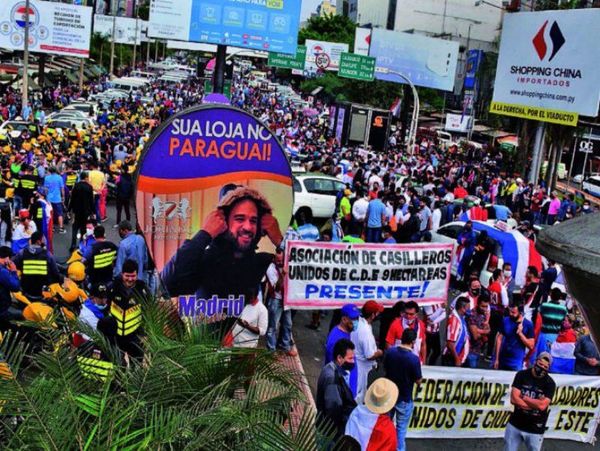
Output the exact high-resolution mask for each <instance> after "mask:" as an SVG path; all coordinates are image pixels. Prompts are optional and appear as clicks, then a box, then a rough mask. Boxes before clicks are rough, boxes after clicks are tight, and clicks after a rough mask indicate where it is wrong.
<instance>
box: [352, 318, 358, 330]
mask: <svg viewBox="0 0 600 451" xmlns="http://www.w3.org/2000/svg"><path fill="white" fill-rule="evenodd" d="M352 330H358V320H357V319H355V320H352Z"/></svg>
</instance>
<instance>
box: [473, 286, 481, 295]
mask: <svg viewBox="0 0 600 451" xmlns="http://www.w3.org/2000/svg"><path fill="white" fill-rule="evenodd" d="M479 293H481V289H480V288H473V289H471V294H472V295H473V296H479Z"/></svg>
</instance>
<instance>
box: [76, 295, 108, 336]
mask: <svg viewBox="0 0 600 451" xmlns="http://www.w3.org/2000/svg"><path fill="white" fill-rule="evenodd" d="M107 306H108V289H107V287H106V285H103V284H98V285H92V289H91V290H90V297H89V298H88V299H86V301H85V302H84V303H83V305H82V306H81V311H80V312H79V321H80V322H82V323H83V324H86V325H88V326H89V327H90V328H91V329H93V330H97V326H98V321H100V320H101V319H102V318H105V317H106V316H107V314H108V311H107V309H106V307H107ZM82 336H83V338H84V339H86V340H89V337H88V336H87V335H85V334H82Z"/></svg>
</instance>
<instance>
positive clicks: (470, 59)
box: [464, 49, 483, 89]
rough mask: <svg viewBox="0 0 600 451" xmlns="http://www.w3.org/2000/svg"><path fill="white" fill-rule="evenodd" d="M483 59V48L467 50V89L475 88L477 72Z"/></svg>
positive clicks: (465, 83)
mask: <svg viewBox="0 0 600 451" xmlns="http://www.w3.org/2000/svg"><path fill="white" fill-rule="evenodd" d="M482 61H483V50H476V49H473V50H469V51H468V52H467V67H466V69H465V82H464V88H465V89H475V83H476V81H477V73H478V72H479V66H480V65H481V62H482Z"/></svg>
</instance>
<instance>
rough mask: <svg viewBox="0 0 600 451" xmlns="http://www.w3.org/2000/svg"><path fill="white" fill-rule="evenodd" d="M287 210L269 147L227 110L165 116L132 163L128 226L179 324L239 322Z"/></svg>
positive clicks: (288, 197) (281, 170) (255, 126)
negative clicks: (138, 234)
mask: <svg viewBox="0 0 600 451" xmlns="http://www.w3.org/2000/svg"><path fill="white" fill-rule="evenodd" d="M292 205H293V194H292V175H291V169H290V165H289V163H288V160H287V158H286V155H285V153H284V150H283V148H282V147H281V145H280V143H279V141H278V140H277V138H276V137H275V136H274V135H273V134H272V133H271V131H270V130H269V129H268V128H266V127H265V126H264V125H263V124H262V123H261V122H259V121H258V120H256V119H255V118H254V117H252V116H250V115H249V114H248V113H245V112H243V111H241V110H238V109H236V108H232V107H229V106H224V105H215V106H209V107H207V106H202V107H197V108H193V109H189V110H186V111H184V112H181V113H179V114H177V115H175V116H174V117H172V118H171V119H169V120H168V121H167V122H166V123H165V124H163V125H162V126H161V128H160V129H159V130H158V131H157V132H156V133H155V134H154V136H153V138H152V139H151V141H149V143H148V144H147V146H146V148H145V151H144V155H143V156H142V158H141V161H140V165H139V169H138V179H137V194H136V207H137V214H138V222H139V225H140V227H141V229H142V231H143V233H144V236H145V237H146V242H147V244H148V247H149V249H150V252H151V254H152V257H153V259H154V262H155V264H156V267H157V270H158V272H159V273H160V275H161V280H162V283H163V286H164V288H165V289H166V290H167V292H168V294H169V295H170V296H171V297H172V298H176V299H177V301H178V303H179V310H180V313H181V315H182V316H193V317H196V316H208V317H210V316H213V315H215V314H220V313H228V314H239V312H240V311H241V308H242V307H243V305H244V304H245V303H246V302H248V301H249V300H250V299H252V298H253V297H255V296H256V294H257V292H258V289H259V285H260V282H261V280H262V278H263V276H264V274H265V271H266V269H267V268H268V266H269V265H270V264H271V263H272V262H273V260H274V255H275V250H276V248H277V247H278V246H281V244H282V239H283V238H282V237H283V233H284V232H285V229H286V228H287V225H288V224H289V221H290V217H291V214H292Z"/></svg>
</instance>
